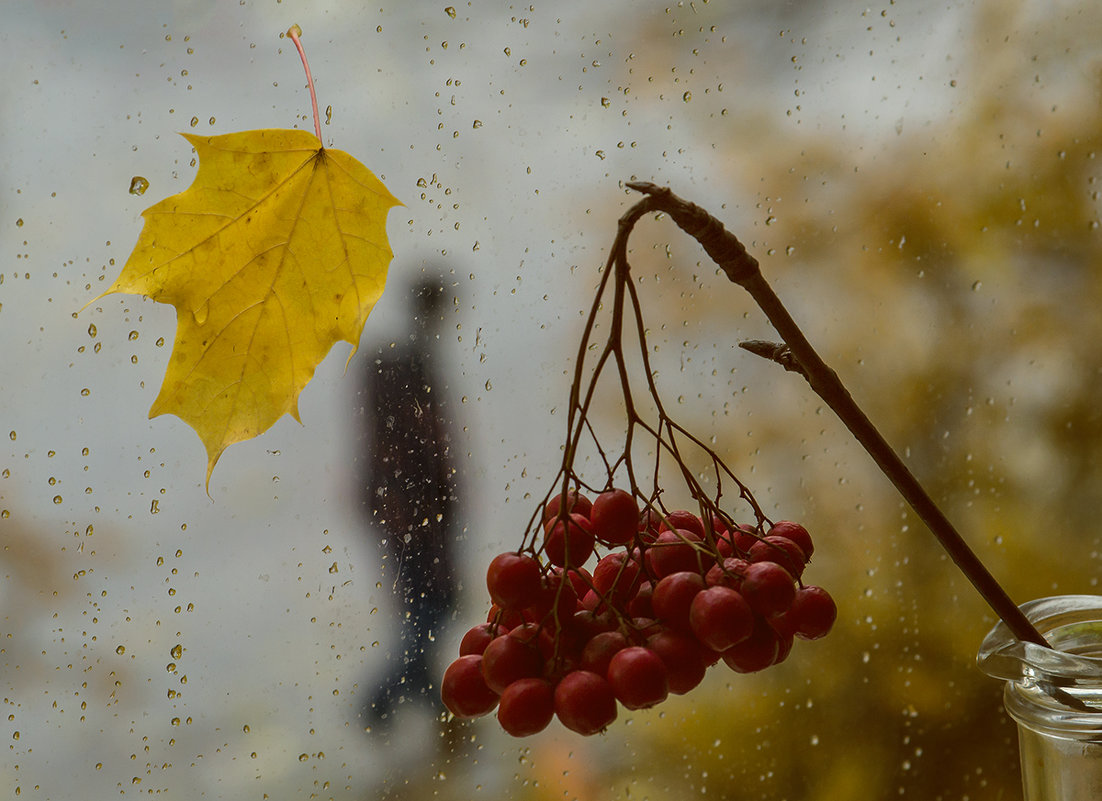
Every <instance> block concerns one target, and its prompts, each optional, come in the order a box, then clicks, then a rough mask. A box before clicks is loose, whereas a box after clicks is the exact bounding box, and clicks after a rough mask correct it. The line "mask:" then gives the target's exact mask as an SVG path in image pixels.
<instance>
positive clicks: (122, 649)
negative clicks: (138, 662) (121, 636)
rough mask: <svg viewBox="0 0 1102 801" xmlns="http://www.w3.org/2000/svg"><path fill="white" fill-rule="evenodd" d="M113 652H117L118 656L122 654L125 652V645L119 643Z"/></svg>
mask: <svg viewBox="0 0 1102 801" xmlns="http://www.w3.org/2000/svg"><path fill="white" fill-rule="evenodd" d="M115 653H116V654H118V655H119V656H122V655H123V654H125V653H126V646H125V645H120V646H119V647H118V648H116V649H115Z"/></svg>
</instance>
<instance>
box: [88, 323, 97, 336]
mask: <svg viewBox="0 0 1102 801" xmlns="http://www.w3.org/2000/svg"><path fill="white" fill-rule="evenodd" d="M88 336H90V337H92V338H93V339H95V337H96V324H95V323H92V324H91V325H89V326H88Z"/></svg>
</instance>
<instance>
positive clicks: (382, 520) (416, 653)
mask: <svg viewBox="0 0 1102 801" xmlns="http://www.w3.org/2000/svg"><path fill="white" fill-rule="evenodd" d="M411 292H412V295H411V298H410V301H411V309H410V310H411V312H412V325H411V327H410V330H409V331H408V333H407V334H406V335H405V336H404V337H403V338H400V339H397V340H395V342H393V343H387V344H385V345H383V346H381V347H380V348H379V349H378V351H377V353H376V354H375V355H374V356H372V357H370V358H369V359H368V363H367V365H366V369H365V371H364V372H365V375H364V385H363V388H362V390H361V393H360V396H359V400H360V402H361V404H362V409H363V417H364V419H363V440H364V441H363V442H362V446H363V447H361V450H360V452H361V454H362V458H360V459H359V460H358V463H359V464H360V465H361V473H360V476H359V478H360V481H359V486H360V489H361V491H362V493H363V494H362V502H363V504H364V511H365V513H366V514H367V516H368V519H369V526H370V527H371V529H373V531H374V532H375V534H376V535H377V537H378V541H379V544H380V546H381V550H382V560H381V563H382V573H383V586H384V587H387V586H389V587H390V588H391V589H392V590H393V595H392V597H393V598H394V601H395V604H396V607H397V618H398V625H399V632H400V637H399V642H398V645H397V647H396V648H394V649H392V650H391V653H390V654H389V655H388V660H390V661H391V662H392V664H391V665H390V667H389V669H388V671H387V673H386V674H385V675H384V676H383V678H382V680H381V681H380V683H379V684H378V685H377V687H376V689H375V690H374V692H373V694H372V696H371V698H370V700H369V701H368V702H367V703H366V704H365V706H364V709H363V714H364V717H365V719H366V720H367V721H368V722H369V723H371V724H373V725H381V726H384V727H385V726H386V725H388V724H389V723H390V722H392V720H393V718H394V713H395V710H396V707H397V706H398V704H400V703H403V702H414V703H421V704H426V705H430V706H432V708H433V709H434V710H437V711H440V712H442V711H443V709H444V708H443V705H442V703H441V702H440V700H439V693H438V691H437V689H436V688H437V677H436V676H435V675H434V670H433V668H434V665H433V662H434V654H435V649H434V640H435V639H437V637H438V635H439V632H440V628H441V627H442V626H443V625H444V624H445V622H446V621H445V619H446V617H447V616H448V613H449V612H450V611H451V610H452V608H453V606H454V604H455V601H456V597H457V593H458V575H457V573H456V566H455V554H454V550H455V541H456V536H457V534H458V533H459V531H460V529H461V523H460V513H461V507H460V503H459V497H458V486H457V475H456V468H455V465H454V456H455V454H454V453H453V450H452V449H453V447H454V439H453V436H452V421H451V419H450V417H449V408H448V404H447V399H446V395H447V390H448V381H447V377H446V375H445V365H444V364H442V360H443V358H444V356H443V354H442V353H441V348H440V341H439V340H440V329H441V328H442V326H443V323H444V314H445V312H446V305H445V304H446V301H447V299H448V296H449V293H448V292H447V282H446V279H445V278H444V277H442V276H441V277H430V278H422V279H421V280H419V281H417V282H416V283H415V284H414V285H413V286H412V288H411Z"/></svg>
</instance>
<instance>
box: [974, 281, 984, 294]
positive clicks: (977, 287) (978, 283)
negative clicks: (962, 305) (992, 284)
mask: <svg viewBox="0 0 1102 801" xmlns="http://www.w3.org/2000/svg"><path fill="white" fill-rule="evenodd" d="M982 286H983V284H982V283H981V282H979V281H976V282H975V283H974V284H972V291H973V292H979V291H980V287H982Z"/></svg>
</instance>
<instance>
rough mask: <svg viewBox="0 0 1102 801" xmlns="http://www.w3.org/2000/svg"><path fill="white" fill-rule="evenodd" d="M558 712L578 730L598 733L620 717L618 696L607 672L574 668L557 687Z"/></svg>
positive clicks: (567, 723) (566, 723)
mask: <svg viewBox="0 0 1102 801" xmlns="http://www.w3.org/2000/svg"><path fill="white" fill-rule="evenodd" d="M555 714H556V715H558V717H559V720H560V721H561V722H562V725H564V726H566V728H568V729H570V730H571V731H575V732H577V733H578V734H584V735H590V734H596V733H597V732H599V731H601V729H603V728H605V727H606V726H608V725H609V724H610V723H612V721H614V720H616V696H615V695H614V694H613V692H612V685H610V684H609V683H608V680H607V679H606V678H605V677H604V676H599V675H597V674H596V673H592V672H590V671H588V670H573V671H571V672H570V673H567V674H566V675H565V676H563V677H562V680H561V681H560V682H559V684H558V686H557V687H555Z"/></svg>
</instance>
